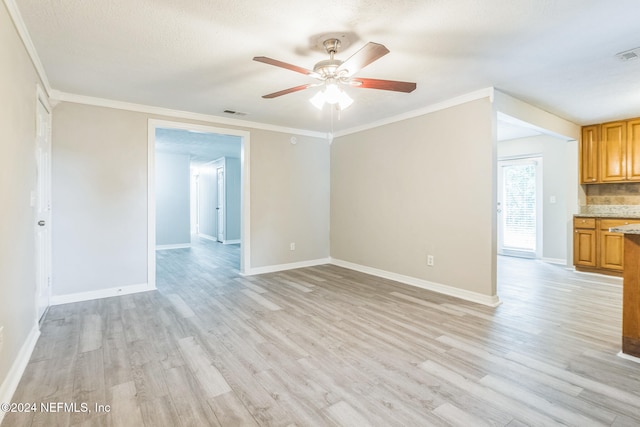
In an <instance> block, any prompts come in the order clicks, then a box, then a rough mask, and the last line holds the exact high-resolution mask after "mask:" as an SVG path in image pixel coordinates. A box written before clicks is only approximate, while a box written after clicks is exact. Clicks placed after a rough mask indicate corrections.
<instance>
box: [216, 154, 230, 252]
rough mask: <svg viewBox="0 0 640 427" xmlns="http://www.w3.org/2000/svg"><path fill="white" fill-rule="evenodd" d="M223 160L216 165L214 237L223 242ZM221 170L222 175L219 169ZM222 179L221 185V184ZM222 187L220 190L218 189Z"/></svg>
mask: <svg viewBox="0 0 640 427" xmlns="http://www.w3.org/2000/svg"><path fill="white" fill-rule="evenodd" d="M225 166H226V165H225V161H224V160H223V161H222V162H221V165H218V166H216V187H217V188H216V238H217V239H218V242H220V243H224V241H225V240H226V237H227V230H226V226H225V221H226V220H227V218H226V216H227V214H226V200H225V199H226V192H227V186H226V183H225V179H226V178H225V177H226V167H225ZM221 170H222V177H221V176H220V171H221ZM221 181H222V185H221ZM220 189H222V191H220Z"/></svg>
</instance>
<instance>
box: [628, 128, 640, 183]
mask: <svg viewBox="0 0 640 427" xmlns="http://www.w3.org/2000/svg"><path fill="white" fill-rule="evenodd" d="M627 179H628V180H630V181H640V119H634V120H628V121H627Z"/></svg>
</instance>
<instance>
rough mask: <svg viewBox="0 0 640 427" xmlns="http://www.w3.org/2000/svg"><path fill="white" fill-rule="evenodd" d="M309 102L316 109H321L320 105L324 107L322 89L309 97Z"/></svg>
mask: <svg viewBox="0 0 640 427" xmlns="http://www.w3.org/2000/svg"><path fill="white" fill-rule="evenodd" d="M309 102H310V103H311V104H313V106H314V107H316V108H317V109H318V110H322V107H324V91H321V90H320V91H318V92H316V94H315V95H313V97H311V99H309Z"/></svg>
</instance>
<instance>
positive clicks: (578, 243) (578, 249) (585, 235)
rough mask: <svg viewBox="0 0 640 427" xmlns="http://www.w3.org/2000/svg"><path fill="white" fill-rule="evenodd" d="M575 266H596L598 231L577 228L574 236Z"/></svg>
mask: <svg viewBox="0 0 640 427" xmlns="http://www.w3.org/2000/svg"><path fill="white" fill-rule="evenodd" d="M573 264H574V265H576V266H583V267H595V266H596V230H588V229H583V228H576V229H575V233H574V234H573Z"/></svg>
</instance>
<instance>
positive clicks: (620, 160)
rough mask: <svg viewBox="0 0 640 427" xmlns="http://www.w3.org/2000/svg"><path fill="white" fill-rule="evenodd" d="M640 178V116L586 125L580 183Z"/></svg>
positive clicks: (627, 180)
mask: <svg viewBox="0 0 640 427" xmlns="http://www.w3.org/2000/svg"><path fill="white" fill-rule="evenodd" d="M629 181H640V118H638V119H632V120H624V121H617V122H610V123H603V124H600V125H591V126H584V127H583V128H582V141H581V143H580V182H581V183H582V184H594V183H605V182H629Z"/></svg>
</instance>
